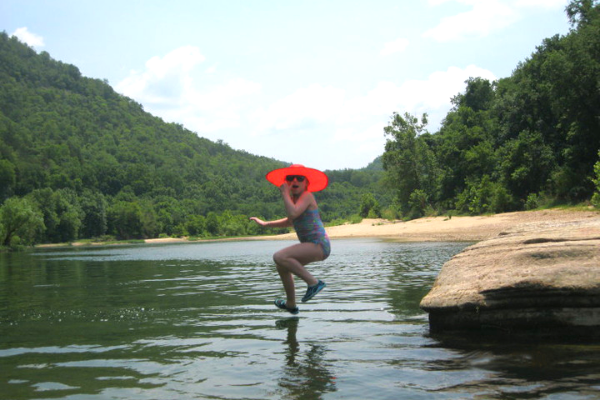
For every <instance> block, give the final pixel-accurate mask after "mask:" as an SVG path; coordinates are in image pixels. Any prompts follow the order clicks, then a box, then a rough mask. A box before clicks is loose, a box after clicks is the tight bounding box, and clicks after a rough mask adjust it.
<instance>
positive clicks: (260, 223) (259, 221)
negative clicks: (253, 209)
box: [250, 217, 267, 226]
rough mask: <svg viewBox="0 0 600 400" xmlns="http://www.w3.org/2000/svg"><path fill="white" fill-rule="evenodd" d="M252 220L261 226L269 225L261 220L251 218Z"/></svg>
mask: <svg viewBox="0 0 600 400" xmlns="http://www.w3.org/2000/svg"><path fill="white" fill-rule="evenodd" d="M250 220H251V221H254V222H256V223H257V224H259V225H260V226H267V223H266V222H265V221H263V220H262V219H260V218H256V217H250Z"/></svg>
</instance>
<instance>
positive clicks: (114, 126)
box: [0, 32, 380, 241]
mask: <svg viewBox="0 0 600 400" xmlns="http://www.w3.org/2000/svg"><path fill="white" fill-rule="evenodd" d="M0 88H1V90H0V202H4V200H6V199H7V198H10V197H18V198H24V197H27V198H29V199H31V200H32V201H33V202H34V203H36V204H37V205H38V207H39V208H40V209H41V211H42V212H43V214H44V221H45V227H46V228H45V230H44V232H45V233H44V234H42V236H41V237H40V238H39V240H41V241H59V240H71V239H75V238H79V237H90V236H99V235H103V234H107V233H108V234H112V235H114V236H118V237H119V236H121V237H151V236H156V235H158V234H167V235H173V234H188V233H190V232H189V231H190V230H192V231H194V232H195V231H200V232H199V233H201V234H212V235H215V234H217V235H218V234H220V235H223V234H245V233H254V232H249V231H248V229H250V227H245V226H244V227H243V229H230V230H229V231H226V230H224V229H221V228H223V227H224V226H225V225H227V224H230V225H232V224H233V223H232V222H231V221H232V220H235V218H234V217H233V216H236V215H239V216H246V215H258V216H262V217H264V218H275V217H280V216H281V215H282V213H283V208H282V205H281V200H280V198H279V194H278V192H277V190H274V188H273V187H272V186H271V185H270V184H269V183H268V182H266V180H265V179H264V176H265V174H266V173H267V172H268V171H270V170H272V169H274V168H278V167H281V166H284V165H286V163H285V162H283V161H280V160H275V159H272V158H266V157H260V156H256V155H252V154H250V153H248V152H245V151H238V150H234V149H232V148H231V147H229V146H228V145H227V144H225V143H223V142H220V141H219V142H213V141H210V140H208V139H206V138H202V137H199V136H198V135H197V134H196V133H195V132H192V131H190V130H188V129H186V128H185V127H183V126H182V125H179V124H173V123H166V122H164V121H163V120H162V119H160V118H158V117H155V116H153V115H151V114H149V113H147V112H145V111H144V109H143V107H142V106H141V105H140V104H138V103H136V102H135V101H133V100H132V99H130V98H127V97H125V96H122V95H120V94H118V93H116V92H115V91H114V90H113V89H112V88H111V87H110V85H109V84H108V83H107V82H105V81H101V80H98V79H91V78H87V77H84V76H82V75H81V73H80V71H79V70H78V69H77V67H75V66H73V65H70V64H65V63H62V62H60V61H56V60H54V59H52V58H51V56H50V55H49V54H48V53H47V52H41V53H40V54H37V53H36V52H35V51H34V50H33V49H31V48H29V47H28V46H27V45H25V44H23V43H21V42H19V41H18V40H17V39H16V38H14V37H9V36H8V35H7V34H6V33H5V32H3V33H2V34H0ZM356 173H358V172H356ZM333 174H334V175H335V171H333ZM352 175H354V173H350V174H340V175H339V176H338V178H337V179H335V180H332V185H331V187H330V188H329V189H327V190H326V191H324V192H322V194H320V195H319V200H320V203H321V207H322V209H323V211H324V218H325V219H329V220H330V219H334V218H344V217H348V216H350V215H351V214H353V213H357V212H358V208H359V202H360V197H361V196H362V193H365V192H367V191H372V188H373V185H376V183H377V181H378V180H379V179H380V176H379V175H378V174H369V172H365V171H362V172H361V179H360V181H359V182H358V185H356V184H354V183H352ZM334 181H335V182H334ZM336 186H337V187H336ZM378 190H379V189H378ZM90 201H92V202H96V203H97V204H95V206H94V207H92V206H89V204H88V203H89V202H90ZM49 203H52V204H49ZM61 204H62V205H61ZM86 204H88V205H87V206H86ZM125 205H127V206H128V207H130V210H129V211H127V207H125ZM86 207H87V208H86ZM97 209H103V211H102V212H103V214H102V215H104V216H102V215H96V217H97V218H91V219H90V218H89V217H90V215H92V214H94V213H101V212H100V211H97ZM86 210H87V211H86ZM94 210H96V211H94ZM128 212H129V214H133V215H134V216H133V217H132V218H133V219H137V220H138V221H137V222H136V223H137V225H136V227H135V228H132V229H129V228H126V229H124V228H123V226H124V225H127V224H125V223H124V222H123V221H124V220H123V219H119V218H121V217H122V218H125V217H124V216H123V215H120V214H119V213H121V214H123V213H125V214H127V213H128ZM68 213H70V214H69V215H70V216H69V217H68V218H70V219H71V220H72V221H71V222H70V223H69V224H70V226H71V228H70V232H71V233H68V234H65V229H66V228H64V226H65V225H69V224H67V223H66V222H65V221H62V220H63V219H65V218H67V217H66V216H65V215H66V214H68ZM211 213H213V214H215V215H216V216H217V217H218V218H217V219H219V218H220V220H219V221H217V225H218V226H217V227H216V228H215V227H214V226H213V227H212V228H210V229H209V228H208V227H206V226H203V225H202V224H203V223H205V222H206V221H201V219H202V218H205V219H206V218H208V215H209V214H211ZM119 215H120V216H119ZM118 217H119V218H118ZM200 217H202V218H200ZM98 218H100V219H102V218H104V225H102V224H98V223H94V224H95V225H96V227H98V226H99V227H100V228H99V229H94V227H93V226H88V225H87V224H88V223H86V219H89V220H90V221H96V220H97V219H98ZM77 219H78V221H75V220H77ZM193 219H196V220H199V221H200V222H198V229H188V228H189V224H190V222H189V221H190V220H193ZM227 219H229V221H226V220H227ZM241 220H243V218H241V219H238V220H236V221H237V222H236V223H235V224H233V225H236V224H237V225H240V224H242V223H241V222H240V221H241ZM61 221H62V222H61ZM61 223H63V227H62V228H61ZM89 223H92V222H89ZM133 225H135V223H134V224H133ZM102 226H105V227H106V228H105V229H102ZM128 229H129V232H127V230H128Z"/></svg>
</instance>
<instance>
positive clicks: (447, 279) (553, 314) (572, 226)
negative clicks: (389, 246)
mask: <svg viewBox="0 0 600 400" xmlns="http://www.w3.org/2000/svg"><path fill="white" fill-rule="evenodd" d="M420 306H421V308H422V309H423V310H425V311H427V312H428V313H429V323H430V329H431V331H432V332H440V331H448V330H464V329H473V328H492V329H510V330H513V329H534V330H536V329H548V328H552V329H554V328H578V329H579V328H582V329H584V330H586V329H587V330H589V329H590V328H591V327H600V218H593V219H586V220H580V221H573V222H564V223H534V224H524V225H519V226H517V227H515V228H514V229H512V230H510V231H507V232H502V233H501V234H500V235H499V236H498V237H497V238H494V239H489V240H485V241H483V242H479V243H477V244H475V245H473V246H470V247H468V248H466V249H465V250H463V251H462V252H461V253H459V254H457V255H456V256H454V257H453V258H452V259H451V260H450V261H448V262H447V263H446V264H445V265H444V266H443V267H442V270H441V271H440V274H439V275H438V277H437V279H436V281H435V283H434V285H433V287H432V289H431V291H430V292H429V293H428V294H427V296H425V297H424V298H423V300H422V301H421V304H420Z"/></svg>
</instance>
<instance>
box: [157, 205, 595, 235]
mask: <svg viewBox="0 0 600 400" xmlns="http://www.w3.org/2000/svg"><path fill="white" fill-rule="evenodd" d="M588 218H600V211H574V210H563V209H549V210H540V211H521V212H512V213H502V214H494V215H485V216H465V217H452V218H449V217H447V216H441V217H425V218H419V219H415V220H412V221H388V220H384V219H364V220H363V221H362V222H361V223H359V224H345V225H338V226H332V227H328V228H327V233H328V235H329V237H331V238H332V239H338V238H339V239H341V238H354V237H356V238H381V239H390V240H398V241H406V242H454V241H466V242H478V241H481V240H485V239H490V238H493V237H496V236H498V235H499V234H500V233H502V232H505V231H508V230H510V229H513V228H515V227H516V226H518V225H521V224H539V223H544V224H548V225H551V224H553V223H558V222H567V221H577V220H583V219H588ZM295 238H296V234H295V233H287V234H283V235H273V236H260V237H251V238H244V240H293V239H295ZM238 240H239V239H238ZM185 241H187V239H184V238H181V239H180V238H165V239H147V240H146V243H177V242H185Z"/></svg>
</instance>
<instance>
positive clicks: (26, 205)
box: [0, 197, 44, 247]
mask: <svg viewBox="0 0 600 400" xmlns="http://www.w3.org/2000/svg"><path fill="white" fill-rule="evenodd" d="M43 229H44V219H43V216H42V213H41V212H40V211H39V210H38V209H37V207H36V205H35V203H33V202H31V201H29V200H27V199H25V198H19V197H11V198H10V199H8V200H6V201H5V202H4V204H3V205H2V207H0V243H1V244H2V246H7V247H11V245H12V244H13V241H14V239H15V238H17V237H18V238H19V241H20V243H22V244H25V245H31V244H34V243H35V240H36V237H37V236H38V234H39V233H40V232H41V231H42V230H43Z"/></svg>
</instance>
